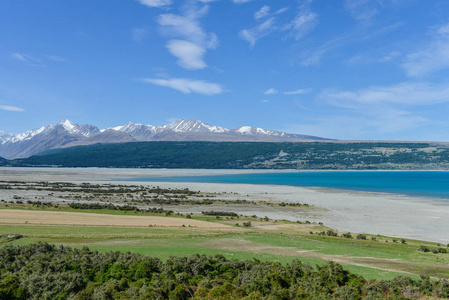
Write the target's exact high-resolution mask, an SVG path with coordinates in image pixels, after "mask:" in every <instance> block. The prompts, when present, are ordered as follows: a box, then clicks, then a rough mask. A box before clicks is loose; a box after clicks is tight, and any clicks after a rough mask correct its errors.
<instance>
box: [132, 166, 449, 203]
mask: <svg viewBox="0 0 449 300" xmlns="http://www.w3.org/2000/svg"><path fill="white" fill-rule="evenodd" d="M133 180H136V179H133ZM137 180H139V181H165V182H207V183H248V184H274V185H291V186H304V187H324V188H333V189H343V190H357V191H370V192H385V193H395V194H403V195H408V196H417V197H433V198H440V199H447V200H448V201H449V171H310V172H308V171H301V172H288V173H258V174H239V175H213V176H184V177H149V178H139V179H137Z"/></svg>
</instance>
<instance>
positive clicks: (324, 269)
mask: <svg viewBox="0 0 449 300" xmlns="http://www.w3.org/2000/svg"><path fill="white" fill-rule="evenodd" d="M0 270H1V277H0V299H192V298H195V299H236V298H246V299H362V298H364V299H399V298H400V299H403V298H408V297H421V296H434V297H445V298H447V297H449V282H448V281H446V280H440V281H430V279H429V278H428V277H426V278H424V277H423V278H422V279H420V280H412V279H410V278H408V277H397V278H396V279H393V280H389V281H384V280H371V281H369V282H368V281H366V280H365V279H364V278H363V277H361V276H359V275H357V274H353V273H351V272H349V271H347V270H344V269H343V268H342V266H341V265H339V264H337V263H333V262H329V263H327V264H325V265H323V266H317V267H316V268H315V269H314V268H312V267H311V266H309V265H307V264H303V263H301V262H300V261H299V260H293V261H292V262H291V263H290V264H287V265H281V264H279V263H276V262H274V263H270V262H260V261H258V260H255V259H254V260H253V261H239V260H235V259H233V260H228V259H226V258H225V257H224V256H221V255H215V256H213V257H212V256H205V255H198V254H197V255H194V256H192V257H171V258H169V259H168V260H167V261H165V262H164V261H161V260H159V259H157V258H152V257H146V256H142V255H139V254H132V253H129V252H128V253H119V252H109V253H99V252H97V251H91V250H89V249H88V248H86V247H85V248H83V249H71V248H68V247H63V246H60V247H55V246H54V245H50V244H46V243H39V244H32V245H27V246H5V247H3V248H1V249H0Z"/></svg>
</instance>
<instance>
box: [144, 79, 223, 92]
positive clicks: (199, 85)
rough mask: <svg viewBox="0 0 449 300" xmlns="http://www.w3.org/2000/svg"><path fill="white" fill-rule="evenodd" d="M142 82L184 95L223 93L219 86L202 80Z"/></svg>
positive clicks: (150, 80) (155, 80)
mask: <svg viewBox="0 0 449 300" xmlns="http://www.w3.org/2000/svg"><path fill="white" fill-rule="evenodd" d="M142 81H143V82H146V83H151V84H155V85H159V86H163V87H168V88H172V89H175V90H177V91H180V92H182V93H184V94H190V93H197V94H202V95H208V96H210V95H217V94H221V93H223V88H222V87H221V86H220V85H219V84H216V83H210V82H207V81H203V80H192V79H186V78H170V79H161V78H144V79H142Z"/></svg>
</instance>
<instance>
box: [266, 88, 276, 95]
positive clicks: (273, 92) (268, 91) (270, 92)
mask: <svg viewBox="0 0 449 300" xmlns="http://www.w3.org/2000/svg"><path fill="white" fill-rule="evenodd" d="M277 92H278V91H277V90H275V89H268V90H266V91H265V93H264V94H265V95H274V94H277Z"/></svg>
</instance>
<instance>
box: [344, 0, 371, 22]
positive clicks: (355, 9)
mask: <svg viewBox="0 0 449 300" xmlns="http://www.w3.org/2000/svg"><path fill="white" fill-rule="evenodd" d="M377 2H378V1H377V0H345V3H344V6H345V8H346V10H347V11H348V12H349V14H350V15H351V16H352V17H353V18H354V19H356V20H369V19H371V18H372V17H374V16H375V15H376V14H377V12H378V9H377Z"/></svg>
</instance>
